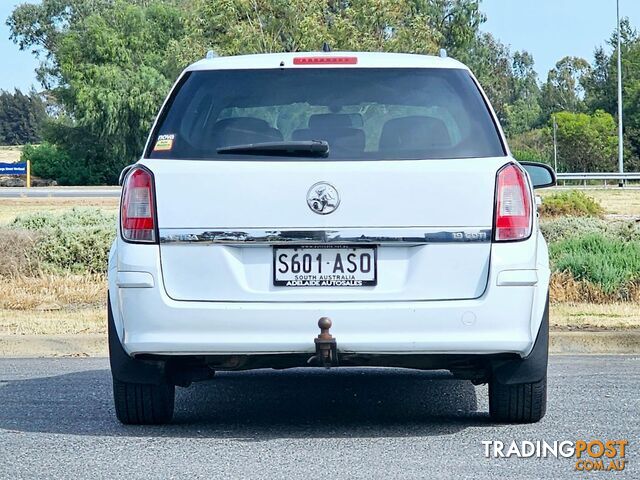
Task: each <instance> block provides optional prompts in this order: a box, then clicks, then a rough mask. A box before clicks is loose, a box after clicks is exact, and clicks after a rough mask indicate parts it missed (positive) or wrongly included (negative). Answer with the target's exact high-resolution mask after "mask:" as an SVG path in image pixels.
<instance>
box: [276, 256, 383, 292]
mask: <svg viewBox="0 0 640 480" xmlns="http://www.w3.org/2000/svg"><path fill="white" fill-rule="evenodd" d="M376 252H377V251H376V247H348V246H345V247H324V246H309V247H274V248H273V284H274V285H276V286H279V287H366V286H371V285H375V284H376V283H377V255H376Z"/></svg>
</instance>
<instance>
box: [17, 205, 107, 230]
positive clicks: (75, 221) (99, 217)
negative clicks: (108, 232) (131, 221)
mask: <svg viewBox="0 0 640 480" xmlns="http://www.w3.org/2000/svg"><path fill="white" fill-rule="evenodd" d="M117 217H118V215H117V214H116V213H106V212H104V211H102V210H100V209H98V208H72V209H71V210H68V211H66V212H63V213H57V214H56V213H50V212H38V213H32V214H29V215H22V216H19V217H17V218H16V219H15V220H14V221H13V223H12V224H11V226H12V227H14V228H22V229H25V230H42V229H47V228H54V227H60V226H64V227H68V228H77V227H106V228H111V229H113V228H115V224H116V221H117Z"/></svg>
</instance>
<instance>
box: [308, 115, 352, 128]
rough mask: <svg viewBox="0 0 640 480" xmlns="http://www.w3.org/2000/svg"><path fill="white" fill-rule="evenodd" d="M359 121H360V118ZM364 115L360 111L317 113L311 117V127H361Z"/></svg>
mask: <svg viewBox="0 0 640 480" xmlns="http://www.w3.org/2000/svg"><path fill="white" fill-rule="evenodd" d="M356 117H360V118H359V122H358V118H356ZM361 126H362V115H360V114H359V113H316V114H315V115H311V116H310V117H309V128H313V129H315V128H349V127H361Z"/></svg>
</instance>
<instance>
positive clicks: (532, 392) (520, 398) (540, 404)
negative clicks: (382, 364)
mask: <svg viewBox="0 0 640 480" xmlns="http://www.w3.org/2000/svg"><path fill="white" fill-rule="evenodd" d="M546 410H547V376H546V375H545V376H544V378H542V380H540V381H538V382H534V383H516V384H513V385H507V384H503V383H500V382H498V381H497V380H495V379H494V380H491V381H490V382H489V414H490V416H491V419H492V420H494V421H497V422H507V423H535V422H537V421H539V420H540V419H541V418H542V417H544V414H545V412H546Z"/></svg>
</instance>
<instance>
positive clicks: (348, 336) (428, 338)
mask: <svg viewBox="0 0 640 480" xmlns="http://www.w3.org/2000/svg"><path fill="white" fill-rule="evenodd" d="M159 283H160V285H159ZM538 288H539V287H537V286H519V285H518V286H498V285H496V284H493V285H491V286H490V288H488V289H487V291H486V292H485V294H484V295H483V296H482V297H481V298H479V299H475V300H459V301H456V300H453V301H423V302H369V303H361V302H336V303H328V302H321V303H319V302H305V303H302V302H299V303H266V302H265V303H230V302H185V301H175V300H172V299H171V298H169V297H168V296H167V295H166V294H165V293H164V290H163V289H162V286H161V281H160V282H155V285H154V286H153V287H151V286H148V287H146V288H138V287H136V288H131V287H124V288H123V287H119V286H117V285H116V282H115V281H114V282H110V293H111V302H112V309H113V311H114V320H115V322H116V325H118V326H119V328H117V330H118V336H119V337H120V340H121V343H122V345H123V347H124V349H125V351H126V352H127V353H128V354H129V355H137V354H142V353H145V354H166V355H192V354H193V355H195V354H204V355H216V354H273V353H309V354H312V353H313V352H314V350H315V346H314V342H313V339H314V338H315V337H316V336H317V335H318V333H319V330H318V327H317V321H318V319H319V318H320V317H322V316H328V317H330V318H331V319H332V321H333V327H332V329H331V333H332V334H333V336H334V337H335V338H336V340H337V345H338V350H339V351H341V352H345V353H348V352H352V353H379V354H384V353H388V354H394V353H395V354H492V353H507V352H509V353H517V354H519V355H521V356H525V355H527V354H528V353H529V352H530V350H531V348H532V347H533V343H534V341H535V336H536V334H537V330H538V328H537V326H538V325H539V322H540V319H539V318H538V319H537V320H536V319H535V313H533V314H532V312H534V311H535V308H534V300H535V297H536V296H538V295H540V292H538V291H537V289H538ZM545 288H546V287H545ZM542 295H545V296H546V290H545V291H544V292H542Z"/></svg>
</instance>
